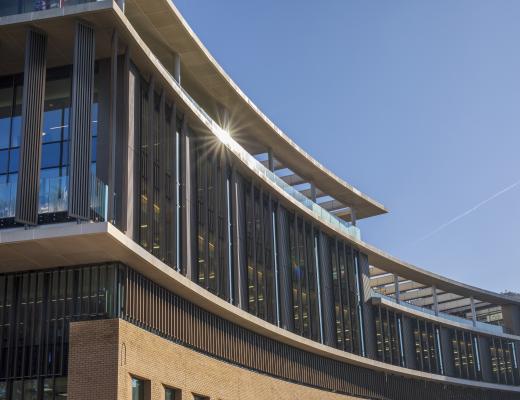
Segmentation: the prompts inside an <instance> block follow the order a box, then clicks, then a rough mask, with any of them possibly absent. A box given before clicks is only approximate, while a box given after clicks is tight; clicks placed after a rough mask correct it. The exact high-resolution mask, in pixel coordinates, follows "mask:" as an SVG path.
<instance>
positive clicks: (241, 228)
mask: <svg viewBox="0 0 520 400" xmlns="http://www.w3.org/2000/svg"><path fill="white" fill-rule="evenodd" d="M109 66H110V65H109V62H108V60H100V61H98V62H97V63H96V67H95V90H94V98H93V103H92V143H91V149H90V151H91V154H92V157H91V173H92V175H93V176H97V177H106V175H108V166H109V165H110V162H109V160H108V158H109V155H108V142H109V140H108V139H109V135H110V129H112V128H111V127H108V124H107V120H108V119H109V118H107V114H109V110H108V106H109V104H108V101H107V99H106V97H107V96H106V93H107V90H106V87H105V86H106V85H105V83H106V82H107V80H108V74H107V70H110V68H106V67H109ZM133 67H135V66H133ZM72 73H73V69H72V67H71V66H65V67H60V68H52V69H49V70H48V71H47V77H46V82H45V97H44V110H43V115H42V117H43V129H42V133H41V134H42V157H41V170H40V177H41V180H40V193H39V214H40V221H39V222H40V223H49V222H57V221H68V220H69V218H68V214H67V207H68V187H69V183H68V177H69V167H70V160H69V153H70V135H71V132H70V118H71V90H72ZM136 80H137V84H136V91H135V96H134V97H133V98H132V99H131V100H133V104H134V105H135V110H136V115H133V118H134V121H135V126H134V128H135V135H136V138H135V139H136V140H135V143H128V145H129V146H133V145H135V149H136V154H135V158H136V160H135V165H132V166H129V168H128V169H129V170H132V171H133V173H135V176H127V177H124V176H123V175H122V174H121V172H120V171H116V175H117V176H118V178H117V179H119V181H118V182H117V183H116V186H117V185H119V186H118V187H117V189H116V191H117V193H115V195H116V198H117V207H123V205H124V203H123V201H122V200H121V199H123V198H124V197H123V196H121V195H122V194H123V193H124V189H125V188H124V187H123V186H124V185H125V184H127V183H128V182H126V181H125V178H127V179H128V180H134V179H135V186H134V187H135V193H134V195H135V197H134V198H133V204H135V210H134V209H132V210H131V211H132V213H133V212H134V211H135V215H136V217H135V225H136V232H135V235H134V236H133V238H134V240H136V241H137V242H138V243H139V244H140V245H141V246H142V247H143V248H145V249H146V250H147V251H149V252H150V253H151V254H153V255H154V256H156V257H157V258H158V259H160V260H162V261H163V262H165V263H166V264H167V265H169V266H171V267H172V268H174V269H176V270H177V271H178V272H181V273H183V274H185V275H187V270H186V268H187V266H188V265H189V266H190V268H191V269H190V271H189V272H190V274H191V275H190V276H189V277H190V278H191V279H193V280H194V281H195V282H197V283H198V284H199V285H200V286H201V287H203V288H205V289H207V290H208V291H210V292H211V293H214V294H215V295H217V296H219V297H220V298H222V299H224V300H226V301H229V302H232V303H233V304H240V306H241V307H242V308H243V309H244V310H246V311H248V312H250V313H251V314H253V315H255V316H257V317H259V318H261V319H263V320H266V321H268V322H271V323H274V324H278V325H281V324H280V318H281V316H280V315H281V314H282V311H281V309H282V308H284V309H285V310H284V311H285V313H284V318H286V319H288V320H290V324H287V325H290V327H288V329H290V330H292V331H293V332H294V333H296V334H298V335H301V336H303V337H305V338H309V339H312V340H315V341H318V342H322V343H328V344H331V343H332V344H331V345H333V346H335V347H336V348H338V349H340V350H344V351H347V352H352V353H355V354H360V355H363V356H369V357H372V358H376V359H378V360H380V361H383V362H386V363H390V364H393V365H398V366H406V365H407V359H406V358H407V357H406V356H405V353H406V351H405V350H406V347H408V350H410V349H411V354H412V356H413V357H412V359H413V360H412V361H413V364H414V365H415V368H416V369H417V370H420V371H424V372H429V373H435V374H442V375H450V376H451V375H453V376H455V377H459V378H463V379H473V380H482V379H483V371H484V367H488V366H487V365H484V366H483V365H482V364H483V363H487V361H485V360H484V358H482V357H481V354H483V352H485V351H487V350H489V357H488V358H489V360H490V364H489V368H490V370H491V371H492V376H493V378H492V379H493V381H494V382H496V383H502V384H516V385H517V384H520V379H519V377H518V372H519V370H518V366H517V360H516V354H517V352H516V347H515V346H516V342H514V341H510V340H505V339H500V338H495V337H491V336H486V337H485V341H484V342H482V343H487V345H486V346H483V345H482V343H481V339H482V337H484V336H482V335H477V334H474V333H471V332H469V331H464V330H457V329H451V330H450V329H448V328H446V327H444V326H441V325H440V324H437V323H432V322H430V321H427V320H422V319H419V318H409V317H407V316H406V317H405V316H403V315H401V314H400V313H399V312H395V311H392V310H390V309H386V308H384V307H380V306H374V307H372V306H371V305H370V304H368V303H367V301H366V300H365V297H364V293H363V291H364V290H367V288H366V289H364V285H363V274H366V271H365V270H363V268H364V267H365V266H366V267H367V268H368V264H366V265H365V264H364V261H367V257H366V256H365V255H363V254H362V253H360V252H359V251H358V250H357V249H356V248H355V247H354V246H353V245H351V244H348V243H347V242H346V241H343V240H342V239H341V238H339V237H333V236H328V234H329V233H330V232H328V233H327V234H326V233H325V232H324V231H322V229H321V228H320V227H319V226H318V225H315V224H314V223H313V221H311V219H310V218H304V217H302V216H301V215H298V214H297V213H296V212H295V211H294V210H292V209H290V208H284V207H286V202H285V201H284V200H283V199H281V198H278V197H277V196H276V195H275V194H273V193H271V191H270V190H269V188H268V187H267V186H266V185H263V184H262V182H260V181H259V180H255V179H252V178H251V177H250V176H249V175H247V172H245V171H244V170H242V169H240V165H241V164H239V163H237V162H236V160H234V159H233V157H232V156H231V155H230V154H229V152H228V151H227V150H224V148H223V146H221V145H219V144H218V141H216V140H215V138H214V137H213V136H212V135H209V136H208V135H207V134H206V133H203V132H200V131H196V130H192V129H191V128H190V127H187V125H186V124H183V122H184V119H183V118H184V116H183V115H181V113H180V112H178V111H177V108H176V106H175V105H174V104H173V103H171V99H168V98H166V96H165V94H164V92H163V91H162V90H161V88H158V87H155V83H154V82H153V80H152V81H147V80H146V79H144V78H143V77H141V76H139V75H138V74H137V75H136ZM22 84H23V79H22V77H21V76H20V75H16V76H10V77H3V78H0V226H7V225H9V224H11V225H12V224H13V223H14V222H13V217H14V205H15V201H16V199H15V198H14V197H13V196H15V195H16V182H17V174H18V168H19V167H18V166H19V152H20V134H21V110H22V104H21V103H22V98H21V96H22ZM118 84H119V82H118ZM118 112H119V111H118ZM117 116H119V115H117ZM104 118H106V119H105V120H104ZM118 135H120V132H119V131H117V135H116V137H117V138H116V141H117V142H118V143H117V146H116V149H117V151H119V150H125V149H123V148H122V147H121V143H123V144H124V145H126V143H125V142H124V140H121V138H120V137H119V136H118ZM188 142H189V146H188V145H187V143H188ZM186 149H188V150H186ZM186 153H187V154H186ZM123 154H124V153H123ZM116 157H117V163H115V161H114V163H115V164H116V165H117V166H118V167H119V166H120V163H121V158H123V157H121V156H120V154H119V153H118V155H117V156H116ZM186 160H188V162H185V161H186ZM121 164H122V163H121ZM130 167H131V168H130ZM113 195H114V194H113ZM130 195H131V194H130ZM280 210H283V215H284V217H283V218H284V222H283V223H282V222H280V221H278V216H279V215H281V214H282V213H281V211H280ZM116 214H117V215H121V214H120V212H119V211H118V212H116ZM285 216H287V218H286V220H285ZM118 218H120V219H122V218H121V217H118ZM118 218H115V221H114V223H115V224H116V226H118V224H120V223H121V221H120V220H119V219H118ZM183 218H189V220H184V219H183ZM116 220H117V221H116ZM188 225H189V227H190V229H187V228H186V227H187V226H188ZM282 225H283V226H282ZM185 228H186V229H185ZM181 232H183V233H181ZM184 232H186V235H185V236H186V237H182V236H183V234H184ZM188 233H189V234H191V236H189V237H188ZM181 239H184V247H183V243H182V242H181ZM188 247H189V249H190V251H189V254H190V256H191V259H189V260H185V261H186V262H181V259H182V257H181V256H184V254H182V250H183V248H184V249H185V251H186V253H188V251H187V248H188ZM186 256H187V255H186ZM367 262H368V261H367ZM120 273H121V272H120V269H119V267H118V266H111V265H103V266H89V267H85V268H63V269H57V270H53V271H47V272H46V271H42V272H25V273H19V274H3V275H0V344H1V347H0V356H1V357H0V400H1V399H2V396H3V398H9V399H18V398H20V399H22V400H26V399H32V398H34V399H37V400H39V399H40V398H42V396H43V395H44V394H45V396H47V395H48V396H51V397H48V396H47V397H43V398H45V399H47V398H49V399H50V398H60V396H61V397H63V396H65V394H64V393H66V372H67V357H66V356H67V352H68V324H69V322H70V321H74V320H81V319H94V318H108V317H111V316H112V317H114V316H120V315H121V307H122V300H121V299H120V298H119V294H120V288H119V287H118V284H119V283H121V276H120ZM284 274H285V275H284ZM282 275H284V277H288V279H287V280H286V281H284V282H283V283H282V282H281V276H282ZM329 283H330V285H329ZM235 292H237V293H235ZM238 292H240V293H238ZM239 295H240V296H243V298H241V299H240V302H239V301H236V299H235V298H234V296H236V297H238V296H239ZM282 299H283V300H282ZM365 318H370V320H368V321H366V320H365ZM372 318H373V321H372V320H371V319H372ZM405 319H406V321H405ZM408 320H409V321H408ZM405 322H410V326H411V329H409V330H405V329H404V324H405ZM372 325H373V326H372ZM330 326H332V327H333V328H332V333H330V330H331V329H329V328H330ZM325 327H326V328H327V329H325ZM369 328H371V329H373V331H371V332H370V333H374V337H375V339H376V343H375V350H374V351H373V353H369V354H367V348H369V347H373V346H367V345H366V343H365V340H366V338H369V337H371V336H370V335H368V334H366V332H365V330H366V329H369ZM445 332H447V335H448V339H447V340H443V338H444V339H445V337H444V336H443V335H444V334H445ZM325 335H328V336H331V335H332V336H333V337H332V341H330V340H327V341H325V340H324V339H325V338H324V336H325ZM327 339H330V338H329V337H327ZM410 343H411V345H410ZM373 344H374V343H371V344H370V345H373ZM482 347H483V348H482ZM443 350H444V352H443ZM371 351H372V349H371ZM446 356H448V357H446ZM408 358H410V357H408ZM486 359H487V358H486ZM447 367H450V368H447ZM447 371H453V372H447ZM138 382H140V381H139V380H136V386H135V390H136V391H135V393H136V394H135V395H136V396H140V394H139V393H140V391H141V388H140V386H139V385H140V384H139V383H138ZM168 393H170V394H168ZM165 394H166V395H168V396H170V397H171V398H176V397H175V391H172V389H165ZM172 396H173V397H172ZM137 398H139V397H137Z"/></svg>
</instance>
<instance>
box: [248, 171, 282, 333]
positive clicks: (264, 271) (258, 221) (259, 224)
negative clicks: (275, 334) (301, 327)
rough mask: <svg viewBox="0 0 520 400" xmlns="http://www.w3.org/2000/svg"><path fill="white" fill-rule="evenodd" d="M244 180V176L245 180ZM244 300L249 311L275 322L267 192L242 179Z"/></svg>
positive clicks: (272, 261) (270, 222) (270, 216)
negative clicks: (244, 235) (245, 298)
mask: <svg viewBox="0 0 520 400" xmlns="http://www.w3.org/2000/svg"><path fill="white" fill-rule="evenodd" d="M244 181H245V180H244ZM243 188H244V193H243V195H244V204H245V233H246V243H245V244H246V246H245V250H246V264H247V301H248V311H249V312H250V313H251V314H253V315H256V316H257V317H259V318H262V319H265V320H266V321H269V322H272V323H275V322H276V321H275V319H276V311H275V310H276V294H275V282H274V279H275V276H274V258H273V257H274V252H273V224H272V210H273V209H274V208H275V204H274V202H273V201H272V200H271V196H270V195H269V193H266V192H264V191H263V190H262V189H261V188H259V187H257V186H255V185H253V184H252V183H251V182H247V181H245V182H244V185H243Z"/></svg>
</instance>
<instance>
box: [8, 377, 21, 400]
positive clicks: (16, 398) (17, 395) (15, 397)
mask: <svg viewBox="0 0 520 400" xmlns="http://www.w3.org/2000/svg"><path fill="white" fill-rule="evenodd" d="M22 394H23V381H14V382H13V385H12V393H11V399H12V400H22Z"/></svg>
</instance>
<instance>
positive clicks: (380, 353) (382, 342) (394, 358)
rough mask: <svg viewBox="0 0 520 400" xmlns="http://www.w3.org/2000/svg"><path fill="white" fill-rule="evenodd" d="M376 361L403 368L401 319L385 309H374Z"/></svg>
mask: <svg viewBox="0 0 520 400" xmlns="http://www.w3.org/2000/svg"><path fill="white" fill-rule="evenodd" d="M374 320H375V326H376V345H377V359H378V360H379V361H383V362H387V363H390V364H394V365H398V366H401V367H404V366H405V365H406V364H405V358H404V348H403V347H404V343H403V340H402V338H403V331H402V317H401V316H400V315H399V314H397V313H395V312H393V311H391V310H388V309H386V308H383V307H380V306H375V307H374Z"/></svg>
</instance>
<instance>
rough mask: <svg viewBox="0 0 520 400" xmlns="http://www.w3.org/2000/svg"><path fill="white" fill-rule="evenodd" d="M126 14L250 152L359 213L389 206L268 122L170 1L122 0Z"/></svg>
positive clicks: (189, 89)
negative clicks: (268, 157)
mask: <svg viewBox="0 0 520 400" xmlns="http://www.w3.org/2000/svg"><path fill="white" fill-rule="evenodd" d="M125 15H126V16H127V18H128V19H129V20H130V21H131V23H132V25H133V26H134V28H135V29H136V30H137V31H138V32H139V34H140V35H141V36H142V37H143V39H145V41H146V43H147V44H148V46H149V47H150V48H151V50H152V51H153V52H154V54H155V55H156V56H157V57H158V58H159V59H160V60H161V62H162V63H163V64H164V65H165V66H166V67H167V68H168V67H171V68H172V69H173V68H174V67H173V63H174V59H175V54H178V55H179V56H180V59H181V65H182V67H181V69H182V74H181V75H182V86H183V87H184V88H185V89H186V91H187V92H188V93H189V94H190V95H191V96H192V97H193V98H194V99H196V100H197V102H199V104H200V105H201V106H203V108H204V109H205V110H206V111H207V112H208V113H209V114H212V117H213V118H214V119H215V120H217V122H220V123H221V125H227V126H228V127H229V131H230V133H231V134H232V135H233V137H234V138H235V139H236V140H237V141H239V142H240V143H241V144H242V145H243V146H244V147H245V148H246V149H248V150H249V151H250V152H251V153H253V154H255V153H263V152H267V151H271V152H272V154H273V155H274V157H275V158H276V160H277V161H278V162H279V163H281V164H282V165H283V167H284V168H288V169H290V170H291V171H293V172H294V174H295V176H298V177H299V178H300V181H302V182H308V183H314V184H315V186H316V187H317V188H318V189H319V192H320V193H322V194H324V195H326V196H330V197H332V198H334V199H336V200H337V201H339V202H340V203H341V204H343V205H344V206H345V207H350V208H352V209H354V210H355V213H356V217H357V218H358V219H359V218H366V217H371V216H375V215H379V214H384V213H386V212H387V210H386V208H385V207H384V206H383V205H382V204H380V203H379V202H377V201H375V200H373V199H371V198H370V197H368V196H367V195H365V194H364V193H362V192H360V191H359V190H358V189H356V188H354V187H353V186H351V185H349V184H348V183H347V182H345V181H344V180H342V179H341V178H339V177H338V176H336V175H335V174H334V173H332V172H331V171H329V170H328V169H326V168H325V167H324V166H323V165H321V164H320V163H319V162H318V161H316V160H315V159H314V158H312V157H311V156H310V155H309V154H308V153H306V152H305V151H304V150H303V149H301V148H300V147H299V146H298V145H297V144H295V143H294V142H293V141H292V140H291V139H290V138H289V137H288V136H287V135H286V134H284V133H283V132H282V131H281V130H280V129H279V128H278V127H277V126H276V125H275V124H274V123H273V122H271V121H270V120H269V119H268V118H267V116H265V115H264V114H263V113H262V112H261V111H260V110H259V109H258V107H256V106H255V105H254V104H253V102H252V101H251V100H250V99H249V98H248V97H247V96H246V95H245V94H244V93H243V92H242V90H241V89H240V88H239V87H238V86H237V85H236V84H235V83H234V82H233V81H232V80H231V78H230V77H229V76H228V75H227V74H226V72H225V71H224V70H223V69H222V67H221V66H220V65H219V64H218V63H217V61H216V60H215V59H214V58H213V57H212V56H211V54H210V53H209V52H208V50H207V49H206V48H205V47H204V45H203V44H202V42H201V41H200V40H199V38H198V37H197V36H196V35H195V33H194V32H193V30H192V29H191V28H190V27H189V25H188V24H187V22H186V21H185V20H184V18H183V17H182V15H181V14H180V12H179V11H178V10H177V9H176V8H175V6H174V5H173V3H172V2H171V1H169V0H126V6H125ZM223 110H226V111H225V113H226V117H224V116H223V115H222V114H223ZM224 119H226V121H227V122H226V123H225V124H224V123H222V121H223V120H224ZM219 120H220V121H219Z"/></svg>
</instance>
